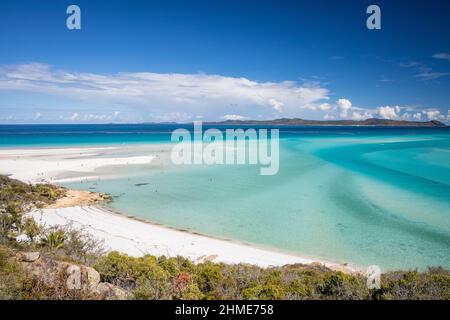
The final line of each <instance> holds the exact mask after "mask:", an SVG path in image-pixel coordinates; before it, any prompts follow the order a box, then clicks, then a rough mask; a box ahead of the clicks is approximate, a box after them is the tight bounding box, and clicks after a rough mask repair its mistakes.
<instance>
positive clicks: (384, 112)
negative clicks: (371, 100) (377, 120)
mask: <svg viewBox="0 0 450 320" xmlns="http://www.w3.org/2000/svg"><path fill="white" fill-rule="evenodd" d="M399 112H400V107H399V106H395V107H390V106H385V107H379V108H378V114H379V115H380V117H382V118H384V119H391V120H392V119H396V118H397V117H398V116H399Z"/></svg>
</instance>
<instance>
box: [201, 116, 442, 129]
mask: <svg viewBox="0 0 450 320" xmlns="http://www.w3.org/2000/svg"><path fill="white" fill-rule="evenodd" d="M205 124H208V125H291V126H389V127H447V125H445V124H444V123H442V122H440V121H437V120H432V121H423V122H422V121H404V120H389V119H377V118H370V119H366V120H304V119H300V118H291V119H290V118H281V119H274V120H226V121H218V122H205Z"/></svg>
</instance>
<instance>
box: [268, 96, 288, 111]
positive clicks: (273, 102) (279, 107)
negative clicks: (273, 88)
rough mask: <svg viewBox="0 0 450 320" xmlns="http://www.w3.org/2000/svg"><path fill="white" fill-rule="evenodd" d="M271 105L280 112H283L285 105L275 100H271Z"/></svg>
mask: <svg viewBox="0 0 450 320" xmlns="http://www.w3.org/2000/svg"><path fill="white" fill-rule="evenodd" d="M269 104H270V105H271V106H272V107H273V108H274V109H275V110H276V111H278V112H283V106H284V103H283V102H281V101H277V100H275V99H269Z"/></svg>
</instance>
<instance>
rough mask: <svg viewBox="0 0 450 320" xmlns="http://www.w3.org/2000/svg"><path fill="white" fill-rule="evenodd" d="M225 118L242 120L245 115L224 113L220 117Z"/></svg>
mask: <svg viewBox="0 0 450 320" xmlns="http://www.w3.org/2000/svg"><path fill="white" fill-rule="evenodd" d="M222 119H225V120H244V119H245V117H244V116H241V115H238V114H226V115H224V116H223V117H222Z"/></svg>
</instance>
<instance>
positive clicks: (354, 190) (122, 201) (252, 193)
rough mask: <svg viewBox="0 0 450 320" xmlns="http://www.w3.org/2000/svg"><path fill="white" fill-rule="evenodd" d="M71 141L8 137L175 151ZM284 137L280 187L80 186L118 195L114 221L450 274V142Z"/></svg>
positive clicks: (189, 179)
mask: <svg viewBox="0 0 450 320" xmlns="http://www.w3.org/2000/svg"><path fill="white" fill-rule="evenodd" d="M44 129H45V130H47V131H46V132H47V134H46V135H36V134H34V135H33V134H32V133H33V132H34V133H35V132H36V130H40V131H39V132H43V131H44ZM69 129H70V130H69ZM69 129H68V128H67V126H66V127H64V126H62V127H60V128H58V129H55V128H50V131H49V129H48V128H33V127H31V128H28V129H27V130H28V131H27V130H22V132H21V133H20V134H19V133H17V132H16V133H14V130H10V131H4V132H7V134H6V135H2V138H1V139H0V145H3V146H8V147H14V146H19V145H20V146H27V147H28V146H29V147H35V146H37V145H41V146H58V147H60V146H63V145H68V144H70V145H106V144H107V145H123V144H124V143H125V144H126V145H127V146H129V145H133V144H136V145H137V144H139V145H141V144H143V143H144V144H145V143H160V142H168V141H169V139H170V138H169V137H170V135H169V132H170V130H171V129H172V128H171V127H170V126H165V127H164V126H159V127H152V126H151V125H148V126H132V127H131V128H130V127H121V126H109V127H102V126H98V127H91V128H86V127H84V128H83V126H77V127H76V128H73V127H72V128H69ZM2 130H6V129H4V128H0V132H2ZM27 132H28V133H27ZM49 132H50V134H49ZM86 132H87V133H86ZM8 135H9V136H8ZM6 136H7V138H5V137H6ZM281 137H282V138H281V141H280V170H279V173H278V174H277V175H275V176H260V175H259V167H258V166H188V167H174V166H171V165H164V166H162V165H161V166H136V167H132V168H130V167H128V168H114V169H111V168H110V169H109V170H113V171H114V172H115V173H116V177H114V178H110V179H101V180H99V181H92V182H83V183H71V184H69V185H68V186H70V187H75V188H82V189H90V190H92V189H95V190H97V191H102V192H108V193H110V194H112V195H113V196H114V201H113V202H112V203H111V204H110V206H111V207H112V208H113V209H115V210H118V211H122V212H125V213H128V214H132V215H136V216H140V217H143V218H146V219H148V220H150V221H154V222H158V223H162V224H165V225H169V226H173V227H178V228H182V229H188V230H191V231H196V232H200V233H203V234H207V235H212V236H217V237H222V238H229V239H234V240H238V241H244V242H249V243H253V244H257V245H260V246H264V247H268V248H274V249H277V250H281V251H287V252H294V253H299V254H302V255H306V256H310V257H317V258H328V259H330V260H336V261H341V262H351V263H354V264H357V265H360V266H368V265H373V264H376V265H379V266H380V267H381V268H382V269H397V268H410V269H412V268H419V269H423V268H426V267H427V266H437V265H442V266H444V267H447V268H450V130H448V129H434V128H431V129H426V128H364V127H361V128H356V127H352V128H345V127H331V128H323V127H321V128H318V127H316V128H314V127H308V128H305V127H287V128H283V129H282V132H281ZM8 138H9V139H8ZM64 140H66V141H68V142H67V143H66V144H65V143H64ZM130 150H131V151H130V152H132V150H133V148H130ZM101 170H102V169H101ZM101 170H99V171H101ZM103 170H104V171H108V168H105V169H103Z"/></svg>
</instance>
